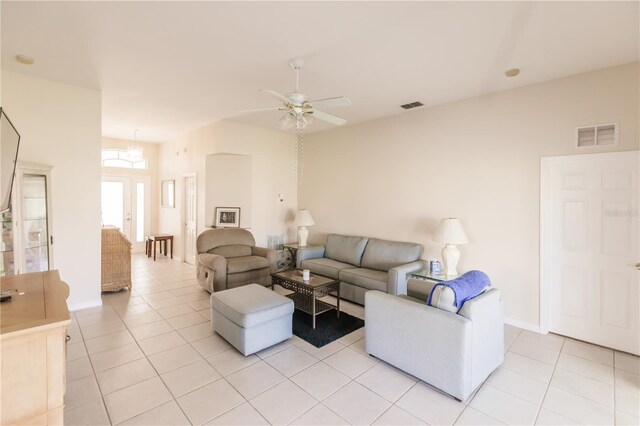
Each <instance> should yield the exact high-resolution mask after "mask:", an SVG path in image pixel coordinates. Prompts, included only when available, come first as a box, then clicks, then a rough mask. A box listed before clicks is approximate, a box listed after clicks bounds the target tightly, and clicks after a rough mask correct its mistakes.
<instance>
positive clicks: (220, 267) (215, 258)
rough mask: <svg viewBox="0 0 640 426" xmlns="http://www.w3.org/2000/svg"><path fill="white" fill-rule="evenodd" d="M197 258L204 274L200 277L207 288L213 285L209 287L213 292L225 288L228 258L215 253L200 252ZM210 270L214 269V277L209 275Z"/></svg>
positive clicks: (201, 282)
mask: <svg viewBox="0 0 640 426" xmlns="http://www.w3.org/2000/svg"><path fill="white" fill-rule="evenodd" d="M196 259H197V263H198V269H200V271H201V275H202V277H201V279H199V281H200V284H201V285H202V286H203V287H205V288H207V287H208V286H211V287H212V288H211V289H208V288H207V289H208V290H209V291H211V292H213V291H220V290H225V289H226V288H227V259H226V258H225V257H224V256H220V255H218V254H213V253H200V254H199V255H197V256H196ZM208 271H212V273H213V278H211V277H210V276H209V275H208V274H209V273H208ZM207 280H208V281H207ZM205 282H206V283H205Z"/></svg>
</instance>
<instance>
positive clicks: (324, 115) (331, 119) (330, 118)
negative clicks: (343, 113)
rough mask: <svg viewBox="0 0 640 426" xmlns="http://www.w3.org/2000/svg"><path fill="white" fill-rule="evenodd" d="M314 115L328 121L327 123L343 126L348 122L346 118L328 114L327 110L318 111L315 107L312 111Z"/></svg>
mask: <svg viewBox="0 0 640 426" xmlns="http://www.w3.org/2000/svg"><path fill="white" fill-rule="evenodd" d="M310 114H311V116H312V117H315V118H317V119H318V120H322V121H326V122H327V123H331V124H335V125H336V126H342V125H343V124H344V123H346V122H347V120H345V119H344V118H340V117H338V116H335V115H331V114H327V113H326V112H322V111H318V110H317V109H314V110H313V111H312V112H310Z"/></svg>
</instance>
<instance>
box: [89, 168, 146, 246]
mask: <svg viewBox="0 0 640 426" xmlns="http://www.w3.org/2000/svg"><path fill="white" fill-rule="evenodd" d="M149 195H150V194H149V178H148V177H146V176H140V177H129V176H103V177H102V194H101V200H102V203H101V208H102V224H103V225H113V226H116V227H118V228H120V230H121V231H122V233H123V234H124V235H126V237H127V238H128V239H129V241H131V245H132V247H131V249H132V251H133V252H141V251H144V239H145V236H146V235H147V234H148V233H149V229H150V228H151V220H150V216H151V215H150V204H151V202H150V196H149Z"/></svg>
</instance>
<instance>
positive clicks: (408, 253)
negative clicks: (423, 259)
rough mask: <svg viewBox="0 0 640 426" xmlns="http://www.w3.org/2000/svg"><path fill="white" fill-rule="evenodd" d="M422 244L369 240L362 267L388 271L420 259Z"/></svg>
mask: <svg viewBox="0 0 640 426" xmlns="http://www.w3.org/2000/svg"><path fill="white" fill-rule="evenodd" d="M421 254H422V244H416V243H402V242H399V241H387V240H379V239H377V238H370V239H369V242H368V243H367V248H366V249H365V250H364V255H363V256H362V267H363V268H369V269H375V270H377V271H388V270H389V269H391V268H395V267H396V266H400V265H404V264H407V263H411V262H414V261H416V260H418V259H420V255H421Z"/></svg>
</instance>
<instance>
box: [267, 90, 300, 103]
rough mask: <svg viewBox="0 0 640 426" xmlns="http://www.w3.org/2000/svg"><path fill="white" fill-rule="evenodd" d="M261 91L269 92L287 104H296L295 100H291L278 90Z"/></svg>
mask: <svg viewBox="0 0 640 426" xmlns="http://www.w3.org/2000/svg"><path fill="white" fill-rule="evenodd" d="M261 92H264V93H267V94H269V95H271V96H273V97H274V98H276V99H279V100H280V101H281V102H283V103H284V104H285V105H295V104H294V103H293V102H291V100H290V99H289V98H287V97H286V96H284V95H281V94H280V93H278V92H274V91H273V90H269V89H262V90H261Z"/></svg>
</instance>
